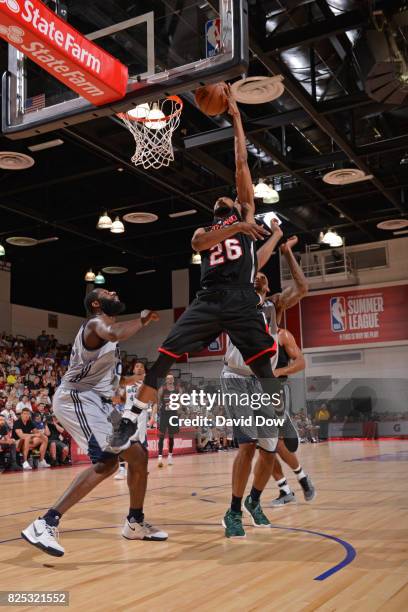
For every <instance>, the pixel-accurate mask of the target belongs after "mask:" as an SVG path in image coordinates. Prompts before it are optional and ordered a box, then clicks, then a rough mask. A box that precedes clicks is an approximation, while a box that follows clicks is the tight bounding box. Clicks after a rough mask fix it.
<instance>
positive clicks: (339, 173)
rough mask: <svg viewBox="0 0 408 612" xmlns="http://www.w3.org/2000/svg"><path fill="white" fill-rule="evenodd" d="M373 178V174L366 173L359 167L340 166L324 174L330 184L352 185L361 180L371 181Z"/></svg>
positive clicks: (324, 179)
mask: <svg viewBox="0 0 408 612" xmlns="http://www.w3.org/2000/svg"><path fill="white" fill-rule="evenodd" d="M372 178H373V175H372V174H365V173H364V172H363V171H362V170H359V169H358V168H338V169H337V170H332V171H331V172H327V173H326V174H325V175H324V176H323V181H324V182H325V183H328V184H329V185H352V184H353V183H360V182H361V181H369V180H371V179H372Z"/></svg>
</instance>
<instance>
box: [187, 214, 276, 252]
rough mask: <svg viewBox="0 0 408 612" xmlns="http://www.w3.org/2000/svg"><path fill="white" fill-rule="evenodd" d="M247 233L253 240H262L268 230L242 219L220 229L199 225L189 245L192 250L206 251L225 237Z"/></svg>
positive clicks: (267, 234)
mask: <svg viewBox="0 0 408 612" xmlns="http://www.w3.org/2000/svg"><path fill="white" fill-rule="evenodd" d="M241 233H242V234H247V235H248V236H251V238H252V239H253V240H263V239H264V238H265V237H266V236H269V232H267V231H266V230H265V229H264V228H263V227H261V226H260V225H257V224H256V223H245V222H244V221H242V222H239V223H234V224H233V225H230V226H229V227H223V228H222V229H217V230H213V231H210V230H209V229H205V228H204V227H200V228H199V229H198V230H196V232H195V233H194V236H193V239H192V240H191V246H192V247H193V249H194V251H197V252H200V251H208V249H211V247H213V246H215V245H216V244H219V243H220V242H223V241H224V240H226V239H227V238H232V236H235V234H241Z"/></svg>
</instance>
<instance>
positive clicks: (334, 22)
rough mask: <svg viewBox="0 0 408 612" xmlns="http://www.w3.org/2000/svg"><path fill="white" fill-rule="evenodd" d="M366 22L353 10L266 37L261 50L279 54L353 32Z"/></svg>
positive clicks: (365, 18) (357, 11)
mask: <svg viewBox="0 0 408 612" xmlns="http://www.w3.org/2000/svg"><path fill="white" fill-rule="evenodd" d="M367 21H368V18H367V16H366V15H364V14H363V13H362V12H361V11H359V10H358V9H357V10H353V11H347V12H346V13H342V14H341V15H337V16H335V17H333V16H332V17H331V18H329V19H325V20H322V21H316V22H315V23H311V24H310V25H306V26H301V27H297V28H294V29H292V30H286V31H285V32H280V33H279V34H276V35H275V36H274V35H272V36H268V38H266V40H265V41H263V42H262V50H263V51H264V52H265V53H267V54H268V55H269V54H275V53H280V52H281V51H284V50H286V49H292V48H293V47H300V46H301V45H310V44H311V43H314V42H316V41H318V40H321V39H322V38H329V37H330V36H334V35H336V34H341V33H342V32H347V31H348V30H355V29H357V28H360V27H362V26H363V25H365V24H366V23H367Z"/></svg>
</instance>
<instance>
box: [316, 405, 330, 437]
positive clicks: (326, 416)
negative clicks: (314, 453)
mask: <svg viewBox="0 0 408 612" xmlns="http://www.w3.org/2000/svg"><path fill="white" fill-rule="evenodd" d="M314 420H315V423H316V425H319V427H320V429H319V437H320V439H321V440H327V438H328V437H329V421H330V412H329V409H328V408H327V405H326V404H322V405H321V406H320V408H318V409H317V410H316V413H315V416H314Z"/></svg>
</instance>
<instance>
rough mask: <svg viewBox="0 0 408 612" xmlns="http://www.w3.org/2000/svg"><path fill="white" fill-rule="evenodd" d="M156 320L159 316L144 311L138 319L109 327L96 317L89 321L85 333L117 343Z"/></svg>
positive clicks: (155, 313) (149, 311)
mask: <svg viewBox="0 0 408 612" xmlns="http://www.w3.org/2000/svg"><path fill="white" fill-rule="evenodd" d="M158 320H159V315H158V314H157V312H154V311H152V310H144V311H143V312H142V314H141V316H140V318H139V319H132V320H131V321H121V322H120V323H112V324H110V325H109V324H107V323H106V322H105V321H103V320H102V319H100V318H99V317H96V318H95V319H91V320H90V321H89V323H88V325H87V326H86V331H87V332H91V333H92V332H94V333H95V334H96V335H97V336H98V337H99V338H102V340H109V341H110V342H119V341H123V340H127V339H128V338H131V337H132V336H133V335H134V334H136V333H137V332H138V331H140V330H141V329H142V327H145V326H146V325H148V324H149V323H150V322H151V321H158Z"/></svg>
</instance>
